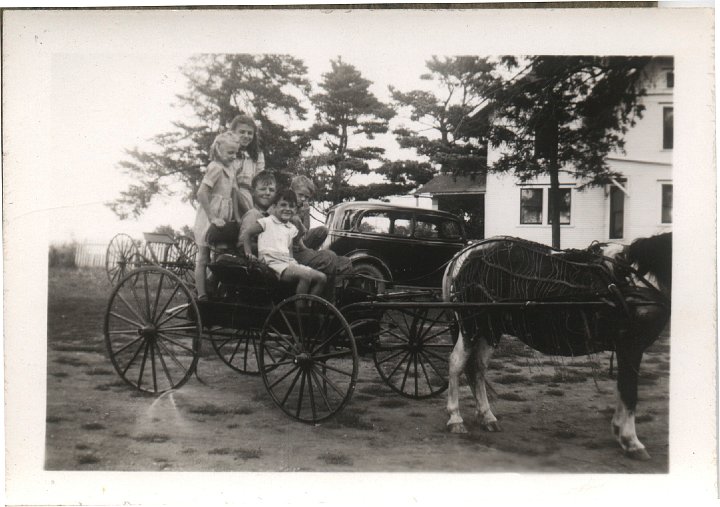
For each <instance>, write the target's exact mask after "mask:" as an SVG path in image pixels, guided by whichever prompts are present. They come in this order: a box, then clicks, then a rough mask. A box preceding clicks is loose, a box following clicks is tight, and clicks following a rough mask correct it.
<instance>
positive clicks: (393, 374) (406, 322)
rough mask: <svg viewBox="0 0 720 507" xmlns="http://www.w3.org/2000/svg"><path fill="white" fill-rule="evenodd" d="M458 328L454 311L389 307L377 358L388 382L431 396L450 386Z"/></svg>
mask: <svg viewBox="0 0 720 507" xmlns="http://www.w3.org/2000/svg"><path fill="white" fill-rule="evenodd" d="M457 336H458V328H457V323H456V322H455V318H454V314H453V312H451V311H446V310H443V309H434V308H398V309H391V310H386V311H385V312H384V313H383V316H382V319H381V320H380V329H379V340H378V342H377V344H376V347H375V352H374V356H373V359H374V361H375V368H376V369H377V371H378V373H379V374H380V377H381V378H382V379H383V381H385V383H386V384H387V385H388V386H389V387H390V388H391V389H392V390H393V391H395V392H397V393H399V394H400V395H402V396H405V397H407V398H415V399H421V398H429V397H430V396H434V395H436V394H438V393H441V392H443V391H445V389H447V386H448V380H447V379H448V361H449V357H450V352H452V349H453V346H454V343H455V342H456V341H457Z"/></svg>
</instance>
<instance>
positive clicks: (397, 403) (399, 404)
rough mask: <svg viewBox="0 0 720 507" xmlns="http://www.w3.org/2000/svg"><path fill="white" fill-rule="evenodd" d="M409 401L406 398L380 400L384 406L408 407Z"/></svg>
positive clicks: (380, 405) (379, 404)
mask: <svg viewBox="0 0 720 507" xmlns="http://www.w3.org/2000/svg"><path fill="white" fill-rule="evenodd" d="M408 405H409V403H408V402H407V401H405V400H400V399H397V398H395V399H389V400H380V402H379V403H378V406H379V407H383V408H400V407H407V406H408Z"/></svg>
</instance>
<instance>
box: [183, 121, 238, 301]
mask: <svg viewBox="0 0 720 507" xmlns="http://www.w3.org/2000/svg"><path fill="white" fill-rule="evenodd" d="M239 146H240V142H239V140H238V138H237V136H236V135H235V134H233V133H232V132H224V133H222V134H220V135H218V136H217V137H216V138H215V141H214V142H213V144H212V146H211V147H210V159H211V162H210V164H209V165H208V166H207V171H206V172H205V176H204V177H203V179H202V182H201V183H200V189H199V190H198V193H197V199H198V202H199V203H200V206H199V207H198V210H197V214H196V216H195V226H194V228H193V232H194V234H195V243H196V244H197V246H198V254H197V259H196V261H195V286H196V288H197V293H198V299H199V300H203V299H206V298H207V293H206V276H207V272H206V268H207V264H208V262H209V261H210V246H209V244H208V240H207V234H208V231H209V230H210V227H211V226H212V225H214V226H216V227H223V226H225V224H226V222H229V221H230V220H232V219H233V217H236V216H237V215H238V209H237V204H236V201H235V200H234V199H233V194H234V193H235V192H236V191H237V183H236V179H235V168H234V164H233V161H234V160H235V156H236V153H237V151H238V148H239Z"/></svg>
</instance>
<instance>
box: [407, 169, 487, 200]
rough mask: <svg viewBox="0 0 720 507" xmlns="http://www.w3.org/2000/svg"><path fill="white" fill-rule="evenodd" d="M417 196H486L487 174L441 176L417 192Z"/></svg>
mask: <svg viewBox="0 0 720 507" xmlns="http://www.w3.org/2000/svg"><path fill="white" fill-rule="evenodd" d="M414 193H415V194H416V195H417V194H431V195H457V194H484V193H485V174H484V173H476V174H469V175H465V176H454V175H452V174H439V175H437V176H435V177H434V178H433V179H431V180H430V181H428V182H427V183H425V184H424V185H423V186H421V187H420V188H418V189H417V190H415V192H414Z"/></svg>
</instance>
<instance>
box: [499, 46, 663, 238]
mask: <svg viewBox="0 0 720 507" xmlns="http://www.w3.org/2000/svg"><path fill="white" fill-rule="evenodd" d="M669 71H672V60H666V61H663V60H660V61H658V62H654V63H653V64H652V65H651V66H650V67H649V68H648V70H647V72H648V75H649V76H650V80H649V82H648V84H647V90H648V95H647V96H645V97H643V99H642V103H643V105H644V106H645V111H644V113H643V116H642V118H640V119H638V120H637V122H636V124H635V125H634V126H633V127H631V128H630V130H629V131H628V132H627V133H626V135H625V137H624V138H625V152H624V153H614V154H612V155H611V156H610V157H608V164H609V165H610V167H611V169H613V170H615V171H617V172H620V173H622V174H623V176H624V178H625V179H626V182H625V183H623V186H624V187H625V188H626V190H627V191H628V193H629V196H625V203H624V204H625V207H624V208H625V210H624V229H623V237H622V238H620V239H613V240H612V241H616V242H621V243H629V242H630V241H632V240H633V239H635V238H638V237H643V236H650V235H653V234H658V233H660V232H667V231H670V230H672V224H663V223H661V213H662V184H663V183H666V184H672V150H671V149H663V108H665V107H672V104H673V101H672V89H671V88H667V86H666V83H667V81H666V75H667V72H669ZM497 158H499V152H498V151H497V150H491V151H490V153H489V154H488V162H489V163H490V164H492V163H494V162H495V161H496V160H497ZM560 185H561V187H565V188H568V187H570V188H573V190H572V197H571V208H570V211H571V219H570V221H571V223H570V224H569V225H561V227H560V244H561V247H562V248H585V247H587V246H588V245H589V244H590V243H592V242H593V241H608V240H609V229H610V201H609V199H608V191H609V188H608V187H603V188H588V189H585V190H584V191H578V190H577V186H578V185H579V182H577V181H575V180H574V179H573V178H571V177H569V176H567V175H565V176H563V175H562V174H561V176H560ZM530 186H536V187H542V188H544V189H545V190H544V192H543V224H542V225H523V224H520V189H521V188H526V187H530ZM549 186H550V181H549V178H548V177H543V178H538V179H536V180H534V181H531V182H528V183H526V184H520V183H519V182H518V180H517V179H516V178H514V177H513V176H512V175H507V174H506V175H497V174H489V175H488V177H487V183H486V188H487V190H486V195H485V234H486V237H491V236H497V235H507V236H517V237H521V238H525V239H529V240H532V241H537V242H540V243H544V244H551V243H552V227H551V225H549V224H547V198H548V192H547V189H548V188H549Z"/></svg>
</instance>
